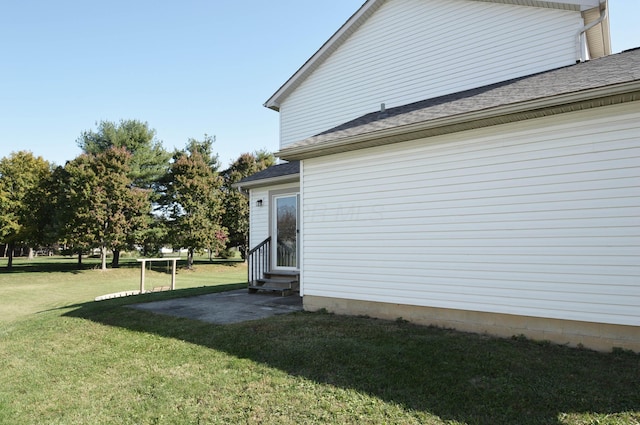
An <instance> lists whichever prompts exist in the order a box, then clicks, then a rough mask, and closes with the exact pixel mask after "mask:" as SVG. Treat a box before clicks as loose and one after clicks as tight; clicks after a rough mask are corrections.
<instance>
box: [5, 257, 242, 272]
mask: <svg viewBox="0 0 640 425" xmlns="http://www.w3.org/2000/svg"><path fill="white" fill-rule="evenodd" d="M45 258H46V259H43V258H36V259H34V260H26V259H23V258H20V260H19V261H18V260H15V262H14V265H13V267H12V268H11V269H7V267H6V261H4V262H3V263H2V265H0V274H2V273H7V274H17V273H60V272H64V273H72V274H78V273H81V272H83V271H85V270H94V269H99V268H100V266H101V265H100V263H99V262H98V261H97V260H96V259H95V258H90V259H85V260H84V261H83V263H82V264H81V265H80V266H78V263H77V261H76V258H75V257H45ZM243 263H244V261H243V260H238V259H221V258H214V259H213V260H208V259H206V260H205V259H196V260H195V261H194V263H193V264H194V266H196V267H197V266H198V265H211V264H216V265H221V266H229V267H235V266H236V265H238V264H243ZM186 264H187V260H186V258H180V259H178V262H177V265H178V270H183V269H185V268H186ZM147 268H148V270H153V271H160V272H163V271H164V272H166V273H171V266H169V265H167V261H166V260H164V259H163V260H158V261H154V262H149V263H147ZM111 269H112V267H111V259H109V260H108V261H107V270H111ZM116 269H140V263H139V262H138V261H136V259H135V258H133V259H132V258H122V259H121V260H120V265H119V266H118V267H116Z"/></svg>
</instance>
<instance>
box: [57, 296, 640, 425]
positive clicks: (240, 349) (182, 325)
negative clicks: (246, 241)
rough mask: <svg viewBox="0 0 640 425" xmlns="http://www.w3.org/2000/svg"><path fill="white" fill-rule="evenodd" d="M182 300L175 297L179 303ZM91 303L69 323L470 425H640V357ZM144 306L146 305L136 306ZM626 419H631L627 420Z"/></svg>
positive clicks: (435, 332)
mask: <svg viewBox="0 0 640 425" xmlns="http://www.w3.org/2000/svg"><path fill="white" fill-rule="evenodd" d="M174 295H175V294H174ZM127 302H128V303H132V302H134V301H131V300H130V301H124V300H113V302H110V303H87V304H83V305H80V306H78V308H77V309H76V310H73V311H71V312H69V313H67V314H66V315H67V316H71V317H78V318H83V319H88V320H92V321H95V322H98V323H101V324H105V325H109V326H116V327H120V328H125V329H129V330H133V331H138V332H145V333H153V334H156V335H160V336H163V337H167V338H175V339H179V340H183V341H186V342H189V343H193V344H199V345H201V346H204V347H208V348H212V349H216V350H222V351H225V352H227V353H228V354H230V355H233V356H236V357H239V358H246V359H251V360H253V361H256V362H259V363H262V364H265V365H268V366H270V367H274V368H278V369H280V370H283V371H285V372H287V373H289V374H291V375H295V376H301V377H304V378H307V379H310V380H313V381H315V382H318V383H322V384H329V385H333V386H337V387H341V388H345V389H353V390H357V391H360V392H363V393H367V394H370V395H372V396H375V397H379V398H380V399H383V400H385V401H387V402H390V403H397V404H399V405H402V406H404V408H406V409H409V410H415V411H421V412H427V413H429V414H433V415H436V416H438V417H440V418H442V419H443V420H454V421H459V422H462V423H467V424H516V423H517V424H560V423H566V422H565V421H564V420H563V415H567V414H568V415H571V414H572V413H576V414H582V413H589V412H592V413H595V414H603V415H611V416H609V419H610V420H611V422H608V423H634V421H635V422H636V423H637V422H638V421H640V413H638V412H640V356H639V355H637V354H633V353H628V352H615V353H609V354H605V353H597V352H593V351H589V350H580V349H571V348H568V347H562V346H555V345H551V344H544V343H536V342H533V341H528V340H522V339H511V340H507V339H495V338H489V337H486V336H482V335H473V334H465V333H461V332H456V331H453V330H445V329H437V328H429V327H422V326H415V325H411V324H408V323H406V322H403V321H396V322H390V321H383V320H375V319H370V318H364V317H345V316H336V315H332V314H322V313H294V314H290V315H283V316H275V317H272V318H269V319H263V320H256V321H250V322H244V323H238V324H233V325H212V324H208V323H203V322H199V321H194V320H189V319H181V318H173V317H163V320H161V321H160V320H158V316H157V315H155V314H153V313H149V312H144V311H140V310H134V309H131V308H127V307H126V306H125V304H126V303H127ZM135 302H138V301H135ZM625 412H626V413H625Z"/></svg>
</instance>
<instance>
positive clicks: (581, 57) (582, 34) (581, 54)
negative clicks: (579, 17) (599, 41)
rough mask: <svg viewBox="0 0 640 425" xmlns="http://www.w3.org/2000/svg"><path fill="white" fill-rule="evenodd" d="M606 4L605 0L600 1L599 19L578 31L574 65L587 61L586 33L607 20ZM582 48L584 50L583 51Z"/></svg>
mask: <svg viewBox="0 0 640 425" xmlns="http://www.w3.org/2000/svg"><path fill="white" fill-rule="evenodd" d="M606 4H607V2H606V0H601V1H600V7H601V8H602V10H601V12H600V17H599V18H598V19H596V20H595V21H593V22H591V23H589V24H587V25H585V26H584V27H582V29H581V30H580V31H578V40H577V43H578V46H577V47H578V49H577V50H578V59H577V60H576V63H580V62H584V61H586V60H589V58H588V57H587V56H589V48H588V47H587V34H586V32H587V31H589V30H590V29H591V28H593V27H595V26H596V25H598V24H599V23H601V22H602V21H604V20H605V19H606V18H607V14H608V10H607V6H606ZM583 47H584V49H583Z"/></svg>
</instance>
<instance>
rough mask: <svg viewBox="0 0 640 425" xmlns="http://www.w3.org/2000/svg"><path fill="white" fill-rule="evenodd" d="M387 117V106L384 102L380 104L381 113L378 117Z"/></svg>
mask: <svg viewBox="0 0 640 425" xmlns="http://www.w3.org/2000/svg"><path fill="white" fill-rule="evenodd" d="M385 117H387V108H386V107H385V106H384V103H381V104H380V113H379V114H378V118H385Z"/></svg>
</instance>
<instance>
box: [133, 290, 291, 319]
mask: <svg viewBox="0 0 640 425" xmlns="http://www.w3.org/2000/svg"><path fill="white" fill-rule="evenodd" d="M130 307H131V308H135V309H139V310H146V311H151V312H153V313H157V314H164V315H167V316H176V317H185V318H188V319H194V320H200V321H203V322H208V323H215V324H219V325H223V324H228V323H239V322H244V321H247V320H256V319H264V318H267V317H271V316H274V315H277V314H287V313H292V312H294V311H302V298H301V297H299V296H298V295H291V296H288V297H281V296H276V295H273V294H270V293H257V294H249V293H247V290H246V289H238V290H235V291H227V292H218V293H215V294H207V295H198V296H195V297H186V298H176V299H173V300H165V301H155V302H150V303H143V304H133V305H131V306H130Z"/></svg>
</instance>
